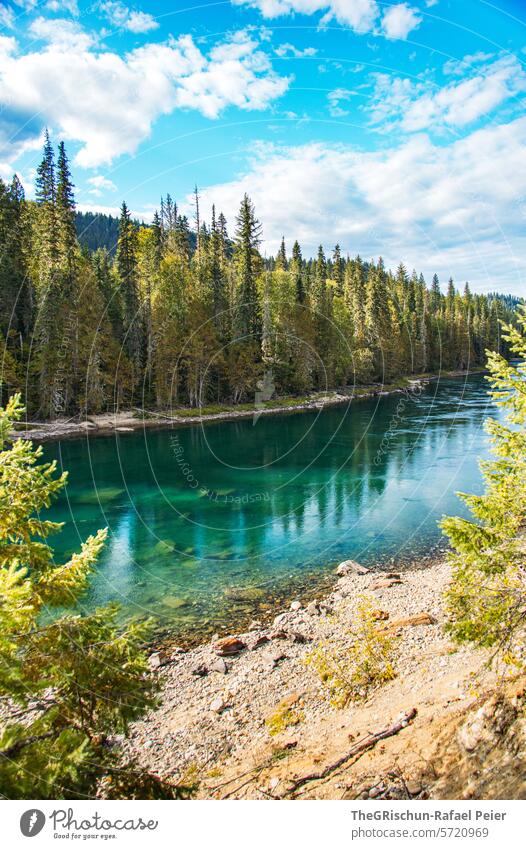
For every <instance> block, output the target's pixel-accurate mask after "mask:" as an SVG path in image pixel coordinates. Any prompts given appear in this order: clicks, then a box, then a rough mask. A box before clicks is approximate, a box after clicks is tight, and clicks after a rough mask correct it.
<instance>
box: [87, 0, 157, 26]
mask: <svg viewBox="0 0 526 849" xmlns="http://www.w3.org/2000/svg"><path fill="white" fill-rule="evenodd" d="M99 9H100V11H101V12H102V13H103V14H104V15H105V17H106V18H107V19H108V20H109V21H110V23H111V24H113V26H115V27H118V28H119V29H124V30H128V31H129V32H134V33H142V32H150V31H151V30H154V29H157V28H158V26H159V24H158V23H157V21H156V20H155V18H154V17H153V15H150V14H149V13H148V12H137V11H134V10H133V9H129V8H128V7H127V6H125V5H124V3H121V2H120V0H107V2H103V3H100V4H99Z"/></svg>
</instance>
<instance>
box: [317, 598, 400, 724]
mask: <svg viewBox="0 0 526 849" xmlns="http://www.w3.org/2000/svg"><path fill="white" fill-rule="evenodd" d="M395 656H396V645H395V640H394V639H393V637H391V636H389V635H386V634H382V633H381V631H380V630H379V629H378V627H377V621H376V618H375V599H373V598H372V597H371V596H367V595H362V596H360V599H359V602H358V605H357V611H356V621H355V622H353V624H352V627H351V630H350V644H343V643H336V642H335V641H326V642H323V643H320V644H319V645H318V646H317V647H316V648H315V649H314V650H313V651H312V652H310V654H309V655H308V656H307V659H306V662H307V664H308V665H309V666H312V668H313V669H314V671H315V672H316V673H317V675H318V676H319V678H320V680H321V682H322V684H323V685H324V687H326V688H327V689H328V691H329V694H330V697H331V704H333V705H334V707H338V708H343V707H345V706H346V705H347V704H348V703H349V702H351V701H355V700H357V699H360V698H364V697H366V696H367V695H368V694H369V692H370V691H371V690H372V689H373V688H375V687H377V686H379V685H381V684H383V683H385V682H386V681H390V680H391V679H392V678H394V677H395V676H396V672H395V668H394V661H395Z"/></svg>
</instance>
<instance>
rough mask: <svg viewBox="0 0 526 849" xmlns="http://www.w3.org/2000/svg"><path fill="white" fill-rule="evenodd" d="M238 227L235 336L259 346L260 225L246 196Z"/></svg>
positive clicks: (242, 202) (236, 238)
mask: <svg viewBox="0 0 526 849" xmlns="http://www.w3.org/2000/svg"><path fill="white" fill-rule="evenodd" d="M236 225H237V227H236V237H235V241H236V246H235V263H236V271H237V320H236V333H237V336H238V337H241V338H249V339H251V340H252V341H253V342H255V343H256V344H257V345H258V344H259V342H260V340H261V305H260V298H259V293H258V288H257V283H256V280H257V275H258V272H259V270H260V266H261V262H260V257H259V253H258V246H259V243H260V240H261V224H260V223H259V221H258V219H257V218H256V215H255V212H254V206H253V204H252V201H251V200H250V198H249V196H248V195H247V194H245V196H244V197H243V200H242V201H241V207H240V210H239V215H238V216H237V219H236Z"/></svg>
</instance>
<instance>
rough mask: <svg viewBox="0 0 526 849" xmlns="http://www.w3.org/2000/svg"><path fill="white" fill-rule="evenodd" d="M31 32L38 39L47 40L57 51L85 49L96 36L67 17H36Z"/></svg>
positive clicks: (91, 43) (30, 28) (92, 42)
mask: <svg viewBox="0 0 526 849" xmlns="http://www.w3.org/2000/svg"><path fill="white" fill-rule="evenodd" d="M29 32H30V34H31V35H32V36H33V38H35V39H37V40H38V41H45V42H46V43H47V44H49V45H50V48H53V49H54V50H56V51H71V52H74V51H84V50H88V49H89V48H90V47H91V46H92V45H93V44H94V38H93V36H92V35H90V34H89V33H87V32H86V31H85V30H84V29H83V28H82V27H81V26H80V25H79V24H77V23H76V22H75V21H68V20H67V19H65V18H42V17H39V18H36V19H35V20H34V21H32V22H31V24H30V26H29Z"/></svg>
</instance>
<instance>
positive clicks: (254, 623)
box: [248, 619, 261, 631]
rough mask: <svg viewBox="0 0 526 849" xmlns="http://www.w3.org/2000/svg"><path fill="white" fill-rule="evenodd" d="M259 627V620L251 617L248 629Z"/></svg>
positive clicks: (253, 629)
mask: <svg viewBox="0 0 526 849" xmlns="http://www.w3.org/2000/svg"><path fill="white" fill-rule="evenodd" d="M259 628H261V622H260V621H259V619H253V620H252V622H250V623H249V626H248V630H249V631H257V630H258V629H259Z"/></svg>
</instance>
